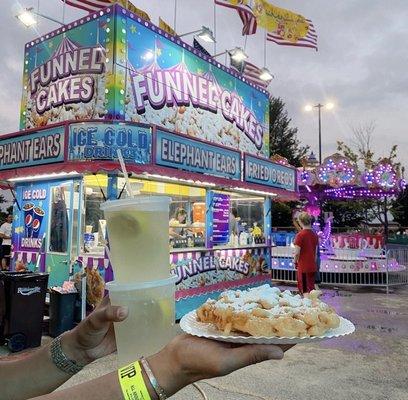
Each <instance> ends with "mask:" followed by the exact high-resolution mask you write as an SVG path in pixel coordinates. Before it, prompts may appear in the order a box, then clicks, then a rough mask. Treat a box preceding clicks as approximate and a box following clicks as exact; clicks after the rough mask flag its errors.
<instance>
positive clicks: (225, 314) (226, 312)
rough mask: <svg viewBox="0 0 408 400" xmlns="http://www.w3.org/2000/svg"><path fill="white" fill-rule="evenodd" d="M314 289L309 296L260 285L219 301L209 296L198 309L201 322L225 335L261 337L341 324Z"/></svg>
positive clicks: (307, 333)
mask: <svg viewBox="0 0 408 400" xmlns="http://www.w3.org/2000/svg"><path fill="white" fill-rule="evenodd" d="M320 295H321V292H320V291H316V290H313V291H312V292H311V293H310V295H309V298H302V297H301V296H300V295H298V294H297V295H294V294H292V293H291V292H290V291H288V290H285V291H284V292H282V291H281V290H280V289H278V288H276V287H271V286H269V285H263V286H259V287H256V288H252V289H248V290H244V291H241V290H228V291H225V292H223V293H221V295H220V296H219V298H218V300H213V299H209V300H207V302H205V303H204V304H203V305H202V306H201V307H199V308H198V309H197V319H198V321H200V322H205V323H212V324H213V325H215V326H216V327H217V329H218V330H220V331H222V332H223V333H224V334H226V335H228V334H230V332H244V333H247V334H249V335H251V336H256V337H259V336H263V337H287V338H293V337H312V336H321V335H324V334H325V333H326V332H327V331H328V330H329V329H333V328H337V327H338V326H339V325H340V318H339V316H338V315H337V314H336V312H335V311H334V310H333V308H331V307H330V306H328V305H327V304H326V303H324V302H322V301H321V300H320V299H319V296H320Z"/></svg>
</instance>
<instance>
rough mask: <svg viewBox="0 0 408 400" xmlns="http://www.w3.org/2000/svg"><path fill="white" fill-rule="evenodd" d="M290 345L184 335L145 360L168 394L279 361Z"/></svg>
mask: <svg viewBox="0 0 408 400" xmlns="http://www.w3.org/2000/svg"><path fill="white" fill-rule="evenodd" d="M290 347H292V346H274V345H237V344H233V343H224V342H217V341H214V340H209V339H204V338H199V337H196V336H190V335H185V334H184V335H180V336H177V337H176V338H174V339H173V340H172V341H171V342H170V343H169V344H168V345H167V346H166V347H165V348H164V349H163V350H162V351H160V352H159V353H157V354H155V355H153V356H151V357H148V358H147V361H148V362H149V364H150V367H151V369H152V371H153V373H154V375H155V377H156V379H157V381H158V382H159V384H160V386H162V388H163V389H164V390H165V391H166V394H167V395H168V396H171V395H173V394H174V393H176V392H177V391H179V390H180V389H182V388H183V387H184V386H187V385H189V384H191V383H193V382H195V381H199V380H201V379H209V378H214V377H217V376H223V375H227V374H229V373H231V372H233V371H235V370H237V369H240V368H243V367H246V366H248V365H251V364H256V363H259V362H262V361H266V360H280V359H282V358H283V353H284V351H286V350H288V349H289V348H290Z"/></svg>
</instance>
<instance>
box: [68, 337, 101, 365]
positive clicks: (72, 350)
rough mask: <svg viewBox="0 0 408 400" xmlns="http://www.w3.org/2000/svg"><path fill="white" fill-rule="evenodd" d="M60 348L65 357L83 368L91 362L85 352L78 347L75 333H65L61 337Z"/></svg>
mask: <svg viewBox="0 0 408 400" xmlns="http://www.w3.org/2000/svg"><path fill="white" fill-rule="evenodd" d="M61 347H62V351H63V352H64V353H65V355H66V356H67V357H68V358H69V359H70V360H72V361H75V362H76V363H77V364H79V365H82V366H85V365H88V364H90V363H91V362H92V361H95V360H93V359H91V358H90V357H89V356H88V355H87V353H86V351H85V350H84V349H81V348H80V347H79V346H78V341H77V340H76V338H75V333H74V332H73V331H68V332H65V333H64V334H63V335H62V336H61Z"/></svg>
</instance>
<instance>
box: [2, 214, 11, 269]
mask: <svg viewBox="0 0 408 400" xmlns="http://www.w3.org/2000/svg"><path fill="white" fill-rule="evenodd" d="M12 222H13V216H12V215H11V214H9V215H7V218H6V222H4V223H3V224H2V225H1V226H0V238H1V239H2V240H3V241H2V244H1V252H0V254H1V269H2V270H8V269H9V268H10V257H11V232H12V225H11V224H12Z"/></svg>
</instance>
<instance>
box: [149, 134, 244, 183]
mask: <svg viewBox="0 0 408 400" xmlns="http://www.w3.org/2000/svg"><path fill="white" fill-rule="evenodd" d="M155 161H156V164H158V165H163V166H166V167H173V168H177V169H182V170H184V171H190V172H198V173H201V174H207V175H213V176H220V177H223V178H231V179H237V180H239V179H240V178H241V163H240V153H239V152H236V151H233V150H229V149H224V148H221V147H217V146H214V145H212V144H208V143H204V142H201V141H196V140H192V139H189V138H186V137H182V136H180V135H175V134H171V133H168V132H165V131H161V130H159V129H158V130H157V132H156V160H155Z"/></svg>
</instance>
